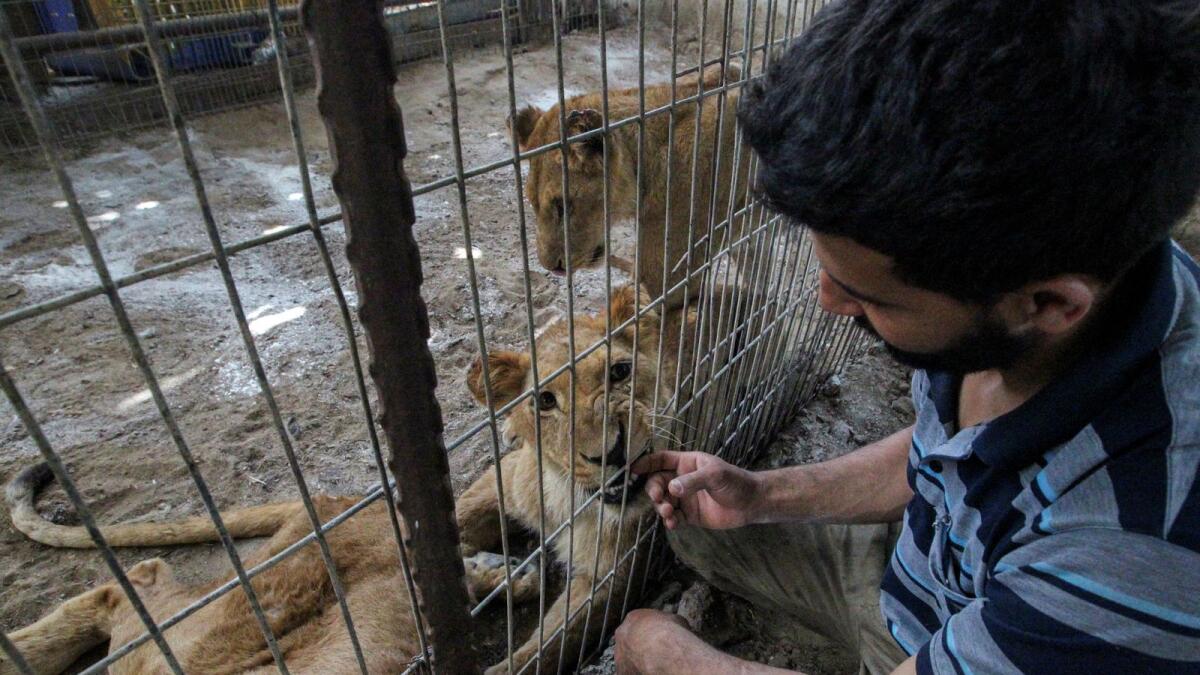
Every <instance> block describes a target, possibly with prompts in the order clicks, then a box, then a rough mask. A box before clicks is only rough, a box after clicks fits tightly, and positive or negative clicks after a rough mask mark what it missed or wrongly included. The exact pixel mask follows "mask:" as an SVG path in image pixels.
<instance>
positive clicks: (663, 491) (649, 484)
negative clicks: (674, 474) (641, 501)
mask: <svg viewBox="0 0 1200 675" xmlns="http://www.w3.org/2000/svg"><path fill="white" fill-rule="evenodd" d="M670 480H671V475H670V474H668V473H665V472H662V473H656V474H652V475H651V476H650V477H649V478H647V479H646V496H647V497H649V498H650V501H652V502H654V503H655V504H657V503H658V502H661V501H663V500H664V499H667V498H668V495H667V483H668V482H669V481H670Z"/></svg>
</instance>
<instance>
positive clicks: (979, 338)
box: [854, 315, 1037, 375]
mask: <svg viewBox="0 0 1200 675" xmlns="http://www.w3.org/2000/svg"><path fill="white" fill-rule="evenodd" d="M854 323H856V324H858V326H859V327H860V328H862V329H863V330H865V331H867V332H868V333H870V334H871V335H874V336H875V337H877V338H879V339H880V341H882V342H883V346H884V348H886V349H887V351H888V353H889V354H891V355H892V358H893V359H895V360H896V361H898V362H899V363H900V364H902V365H905V366H908V367H909V368H916V369H919V370H932V371H941V372H946V373H950V374H952V375H966V374H968V373H977V372H979V371H983V370H992V369H1004V368H1009V367H1011V366H1012V365H1013V364H1014V363H1016V362H1017V360H1018V359H1020V358H1021V356H1022V355H1024V354H1025V353H1026V352H1028V351H1029V349H1030V348H1032V347H1033V346H1034V345H1035V344H1036V343H1037V336H1036V335H1033V334H1026V335H1014V334H1013V333H1011V332H1009V330H1008V328H1007V327H1006V326H1004V324H1002V323H1000V322H999V321H997V320H995V319H992V318H990V317H987V316H982V315H981V316H980V317H979V319H978V320H977V321H976V323H975V325H974V326H972V327H971V329H970V330H969V331H968V332H967V333H965V334H964V335H962V336H961V337H959V338H958V339H957V340H955V341H954V342H953V343H952V344H950V345H949V346H947V347H943V348H942V349H939V350H937V351H933V352H910V351H906V350H903V349H899V348H897V347H894V346H892V345H891V344H889V343H888V342H887V341H886V340H884V339H883V338H882V337H880V335H879V332H878V331H876V330H875V327H874V326H872V325H871V322H870V321H868V320H867V317H866V316H863V315H859V316H856V317H854Z"/></svg>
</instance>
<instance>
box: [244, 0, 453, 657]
mask: <svg viewBox="0 0 1200 675" xmlns="http://www.w3.org/2000/svg"><path fill="white" fill-rule="evenodd" d="M267 9H268V12H269V14H268V18H269V20H270V27H271V36H272V38H273V40H274V42H275V45H276V49H275V63H276V65H277V67H278V68H277V69H278V71H279V81H280V87H281V89H282V90H283V106H284V110H285V111H286V112H287V117H288V127H289V131H290V132H291V136H292V148H293V150H294V151H295V153H296V166H297V168H298V169H299V173H300V189H301V192H302V194H303V196H304V208H305V211H306V213H307V215H308V229H309V230H310V231H311V232H312V236H313V242H314V243H315V244H316V246H317V251H318V252H319V253H320V254H321V263H322V265H324V267H325V276H326V278H327V279H329V287H330V289H331V290H332V291H333V296H334V299H335V300H336V301H337V306H338V314H339V315H340V318H341V322H342V327H343V329H344V330H345V332H346V345H347V347H348V348H349V350H350V362H351V364H352V365H353V367H354V383H355V386H356V387H357V392H358V399H359V401H360V403H361V404H362V409H363V420H364V421H365V422H366V426H367V437H368V440H369V442H370V444H371V455H372V458H373V459H374V460H375V466H376V469H377V470H378V472H379V481H380V483H381V484H386V483H387V482H388V473H387V463H386V461H385V460H384V458H383V449H382V447H381V445H380V443H379V433H378V431H377V430H376V428H375V415H374V413H373V412H372V411H371V399H370V396H369V395H368V393H367V382H366V378H365V376H364V373H363V365H362V356H361V355H360V354H359V350H358V340H357V338H356V337H355V334H354V320H353V318H352V316H351V313H350V306H349V303H347V302H346V294H345V292H344V291H343V290H342V282H341V280H340V279H338V275H337V268H336V266H335V265H334V263H333V258H332V257H331V256H330V254H329V245H328V243H326V241H325V234H324V232H322V230H321V227H322V224H321V219H320V218H319V217H318V215H317V204H316V200H315V199H314V197H313V190H312V176H311V172H310V171H309V167H308V153H307V151H306V150H305V147H304V135H303V133H301V131H300V114H299V112H298V111H297V109H296V93H295V86H294V84H293V81H292V68H291V66H290V64H289V57H288V53H287V51H288V50H287V49H286V48H284V42H285V37H284V33H283V25H282V18H281V17H280V12H279V2H278V0H267ZM383 500H384V502H385V503H386V505H387V510H388V521H389V523H390V524H391V526H392V538H393V539H394V540H395V542H396V549H397V555H398V556H399V560H400V570H401V573H402V574H403V575H404V584H405V591H406V592H407V593H408V598H409V603H410V604H411V606H412V614H413V625H415V626H416V628H417V642H418V645H419V647H420V649H421V654H428V653H429V645H428V637H427V634H426V630H425V620H424V617H422V616H421V612H420V609H419V608H418V603H417V591H416V584H415V582H414V580H413V576H412V570H411V568H410V566H409V561H408V551H407V550H405V548H404V537H403V536H402V534H401V532H400V519H399V516H398V514H397V512H396V500H395V498H394V496H393V495H392V491H391V490H384V491H383Z"/></svg>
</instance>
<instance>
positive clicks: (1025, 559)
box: [882, 243, 1200, 675]
mask: <svg viewBox="0 0 1200 675" xmlns="http://www.w3.org/2000/svg"><path fill="white" fill-rule="evenodd" d="M1127 279H1128V280H1129V282H1130V284H1131V285H1130V286H1129V291H1128V293H1129V295H1127V296H1126V299H1127V300H1128V301H1129V303H1128V306H1127V307H1126V308H1125V311H1126V312H1127V313H1126V314H1125V316H1129V317H1130V318H1131V321H1129V322H1127V323H1126V322H1121V323H1120V325H1119V326H1113V327H1112V329H1111V330H1108V331H1107V334H1106V335H1103V336H1100V337H1097V338H1096V339H1095V340H1093V341H1092V343H1091V344H1090V347H1089V349H1088V353H1086V354H1085V355H1083V356H1081V357H1080V360H1079V361H1077V362H1076V365H1074V366H1073V367H1072V368H1071V369H1070V370H1069V371H1068V372H1066V373H1065V374H1064V375H1063V376H1062V377H1061V378H1059V379H1058V380H1056V381H1055V382H1053V383H1052V384H1050V385H1048V386H1046V387H1045V388H1044V389H1042V390H1041V391H1040V392H1038V393H1037V394H1036V395H1035V396H1034V397H1033V398H1031V399H1030V400H1029V401H1027V402H1026V403H1024V404H1023V405H1021V406H1020V407H1018V408H1017V409H1015V410H1013V411H1012V412H1010V413H1008V414H1006V415H1003V416H1001V417H998V418H996V419H994V420H991V421H989V422H987V423H985V424H980V425H978V426H973V427H970V428H966V429H959V428H958V426H957V422H956V419H957V404H958V387H959V383H960V382H961V378H959V377H954V376H951V375H948V374H945V373H937V372H932V371H931V372H924V371H918V372H917V373H916V374H915V375H914V376H913V383H912V397H913V401H914V403H915V407H916V411H917V420H916V426H915V428H914V433H913V444H912V449H911V452H910V455H909V467H908V481H909V484H910V485H911V486H912V489H913V492H914V493H915V496H914V498H913V500H912V501H911V502H910V503H909V505H908V509H907V511H906V515H905V523H904V528H903V532H902V534H901V536H900V539H899V541H898V543H897V545H896V549H895V552H894V554H893V556H892V559H891V562H890V564H889V566H888V569H887V572H886V575H885V577H884V581H883V589H882V590H883V596H882V609H883V614H884V618H885V619H886V621H887V625H888V629H889V630H890V631H891V633H892V636H893V637H894V638H895V639H896V642H897V643H899V645H900V646H901V647H902V648H903V649H904V650H905V651H907V652H908V653H909V654H910V655H911V654H916V655H917V671H918V672H920V673H931V672H933V673H960V674H961V673H979V674H982V673H1016V672H1022V673H1068V672H1079V673H1088V674H1089V675H1100V674H1102V673H1181V672H1191V673H1197V672H1200V481H1197V475H1198V473H1200V471H1198V468H1200V287H1198V281H1200V268H1198V267H1197V265H1196V262H1195V261H1193V260H1192V259H1191V258H1189V257H1188V256H1187V254H1186V253H1184V252H1183V251H1182V250H1180V249H1179V248H1178V247H1176V246H1174V245H1173V244H1169V243H1168V244H1163V245H1162V246H1161V247H1160V248H1158V249H1156V250H1154V251H1152V252H1151V253H1150V254H1149V255H1147V257H1146V258H1145V259H1144V260H1143V261H1142V262H1141V263H1139V265H1138V266H1137V267H1136V268H1134V270H1132V271H1131V273H1130V276H1129V277H1127ZM1115 323H1116V322H1114V324H1115Z"/></svg>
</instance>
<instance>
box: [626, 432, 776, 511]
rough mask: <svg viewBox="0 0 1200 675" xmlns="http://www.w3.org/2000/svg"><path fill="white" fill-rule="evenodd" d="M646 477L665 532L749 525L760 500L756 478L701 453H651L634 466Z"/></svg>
mask: <svg viewBox="0 0 1200 675" xmlns="http://www.w3.org/2000/svg"><path fill="white" fill-rule="evenodd" d="M633 471H634V473H636V474H639V475H645V474H648V475H649V477H648V478H647V480H646V494H647V495H648V496H649V497H650V501H651V502H653V503H654V510H655V511H657V512H658V515H659V516H661V517H662V520H663V524H665V525H666V526H667V528H668V529H672V530H673V529H675V528H677V527H679V526H680V525H698V526H700V527H704V528H708V529H713V530H725V529H730V528H735V527H741V526H743V525H746V524H749V523H751V522H753V521H754V516H755V513H754V512H755V509H756V507H757V506H758V503H759V501H760V498H761V493H762V481H761V480H760V478H759V477H758V475H757V474H755V473H753V472H750V471H746V470H745V469H739V468H738V467H736V466H733V465H732V464H729V463H728V462H726V461H724V460H722V459H719V458H718V457H716V456H714V455H710V454H708V453H704V452H673V451H670V450H665V451H662V452H654V453H651V454H649V455H646V456H645V457H643V458H641V459H640V460H638V461H637V462H635V463H634V465H633Z"/></svg>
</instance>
